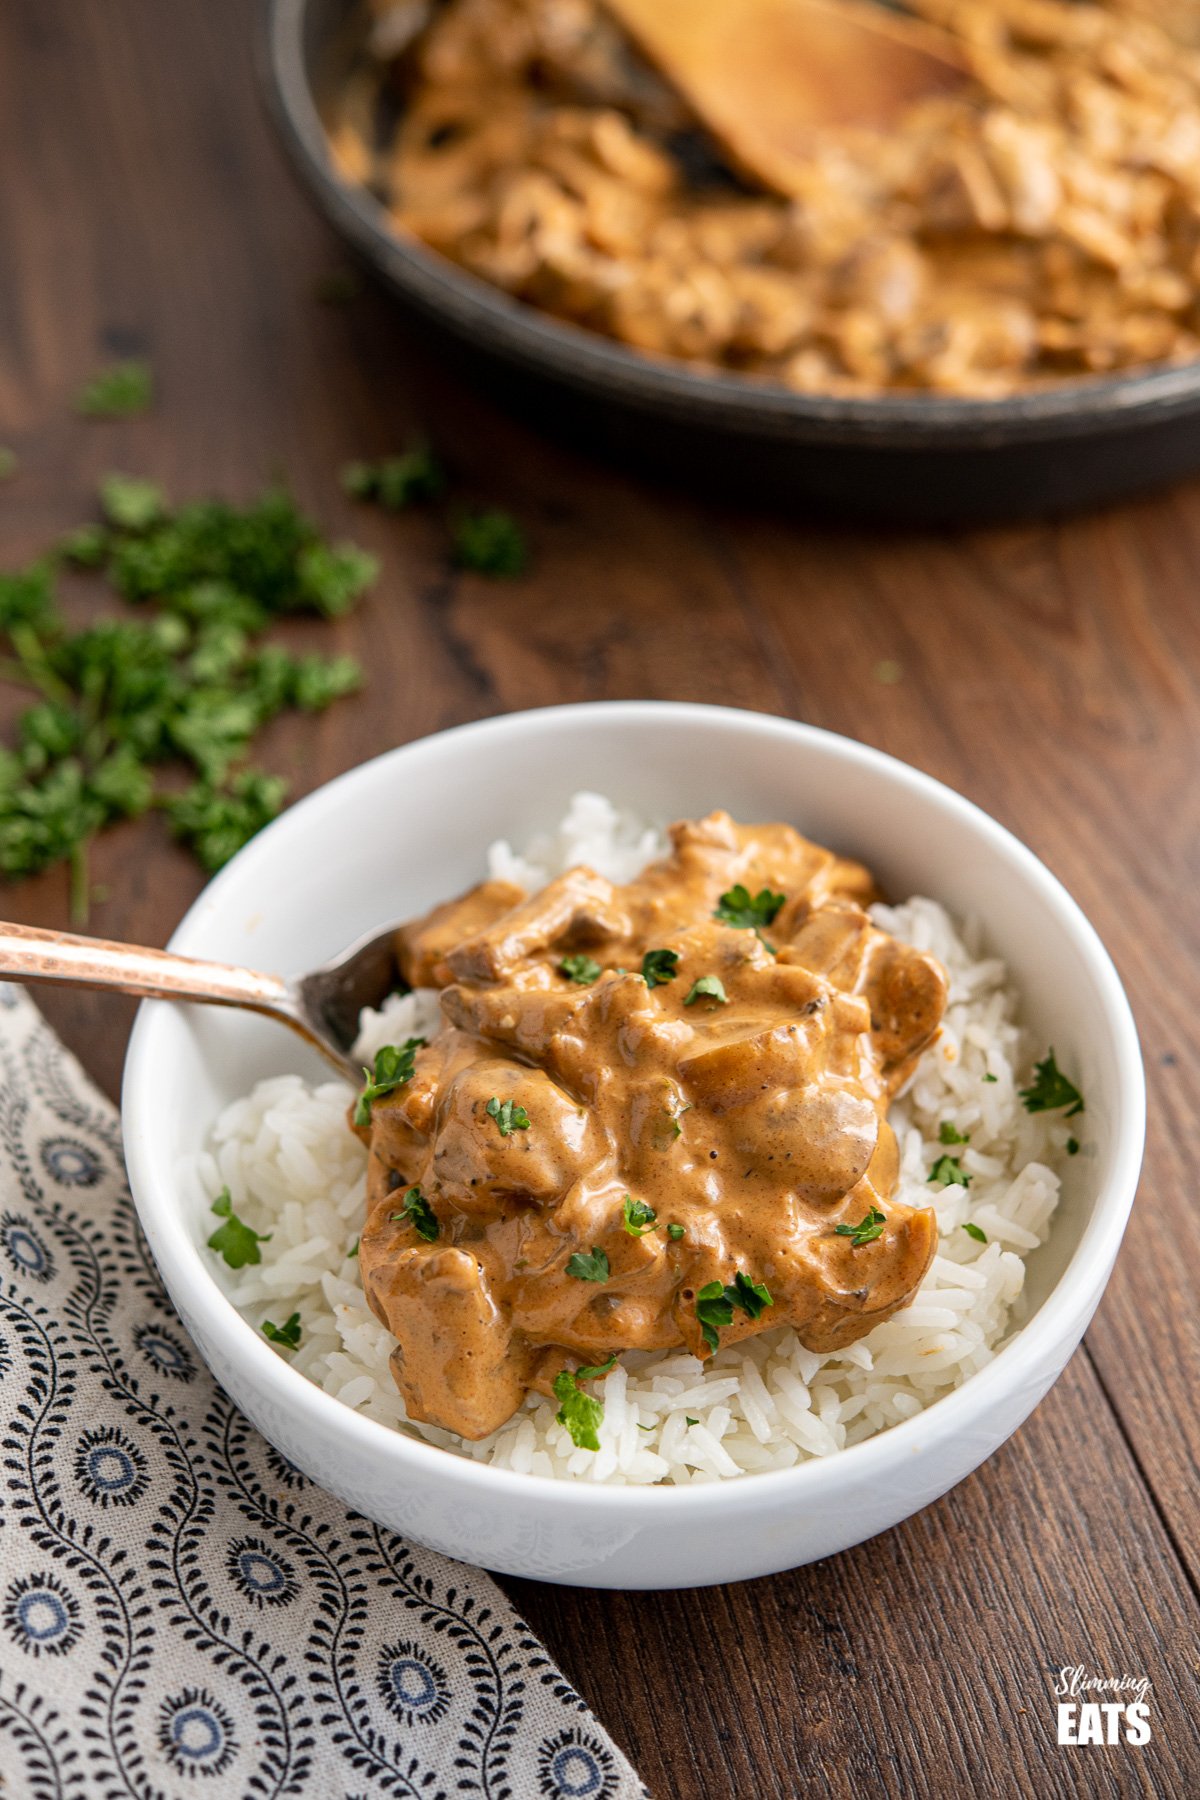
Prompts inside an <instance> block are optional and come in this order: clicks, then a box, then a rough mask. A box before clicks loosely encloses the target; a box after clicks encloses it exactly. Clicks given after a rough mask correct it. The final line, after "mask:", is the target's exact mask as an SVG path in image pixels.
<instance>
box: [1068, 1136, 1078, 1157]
mask: <svg viewBox="0 0 1200 1800" xmlns="http://www.w3.org/2000/svg"><path fill="white" fill-rule="evenodd" d="M1067 1155H1068V1156H1078V1155H1079V1139H1078V1138H1068V1139H1067Z"/></svg>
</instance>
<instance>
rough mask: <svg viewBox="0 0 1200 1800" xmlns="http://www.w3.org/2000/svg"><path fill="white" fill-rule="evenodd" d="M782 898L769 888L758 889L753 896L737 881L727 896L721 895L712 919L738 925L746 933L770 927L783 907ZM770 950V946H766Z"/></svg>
mask: <svg viewBox="0 0 1200 1800" xmlns="http://www.w3.org/2000/svg"><path fill="white" fill-rule="evenodd" d="M783 901H784V896H783V895H782V894H773V893H772V892H771V890H770V888H759V890H758V892H757V894H754V895H753V896H752V895H751V893H750V890H749V888H746V887H743V886H742V883H741V882H740V881H739V882H738V884H737V886H736V887H731V888H730V890H729V892H728V893H727V894H722V895H721V898H720V900H719V901H718V902H717V910H716V912H715V913H714V914H713V918H714V919H720V921H721V923H722V925H738V926H741V927H743V929H745V930H747V931H754V930H758V929H759V928H761V927H762V926H763V925H771V924H773V923H774V921H775V915H776V913H777V912H778V911H779V909H780V907H781V906H782V905H783ZM767 948H768V949H770V945H769V944H768V946H767Z"/></svg>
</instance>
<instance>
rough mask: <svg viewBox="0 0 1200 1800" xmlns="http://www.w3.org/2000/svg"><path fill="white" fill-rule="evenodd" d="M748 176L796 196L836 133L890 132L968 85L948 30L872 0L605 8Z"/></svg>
mask: <svg viewBox="0 0 1200 1800" xmlns="http://www.w3.org/2000/svg"><path fill="white" fill-rule="evenodd" d="M604 3H605V5H606V6H607V8H608V11H609V12H610V14H611V15H612V16H613V18H615V19H616V20H617V22H618V23H619V24H620V25H622V26H623V27H624V29H625V30H626V31H627V32H628V33H629V35H630V37H632V38H633V40H634V42H635V43H636V44H637V45H638V47H639V48H640V49H641V51H642V52H643V54H644V55H646V56H647V57H649V59H650V60H651V62H653V63H654V64H655V65H656V66H657V68H658V70H659V72H660V73H661V74H662V75H663V76H665V77H666V79H667V80H668V81H669V82H670V83H671V85H672V86H673V87H674V88H675V89H676V90H677V91H678V92H679V93H680V94H681V95H682V96H683V98H684V100H686V101H687V103H688V104H689V105H690V107H691V108H692V110H693V111H694V112H695V114H696V116H697V117H698V118H699V120H700V122H701V124H703V125H704V126H706V127H707V129H708V130H709V131H710V132H711V133H712V135H713V137H714V138H716V139H717V141H718V143H720V144H721V146H722V147H723V148H724V150H725V151H726V152H727V153H728V155H729V156H730V157H731V158H732V160H733V161H734V162H735V163H736V164H737V165H738V167H740V168H741V169H742V170H743V171H744V172H745V173H746V174H748V175H751V176H753V177H754V179H755V180H757V181H759V182H761V183H762V184H763V186H765V187H767V188H770V189H773V190H774V191H775V192H776V193H780V194H784V195H788V196H791V195H794V194H796V193H797V192H798V191H799V188H800V184H801V174H802V171H803V170H804V169H805V168H806V167H807V166H808V162H809V157H810V154H811V151H812V147H813V141H814V138H815V137H816V136H817V134H818V133H819V132H820V131H821V130H822V129H823V128H827V127H830V126H833V127H837V126H847V125H863V126H871V127H874V128H876V129H879V130H887V129H889V128H890V127H892V126H894V125H895V124H896V123H897V121H898V119H899V118H900V116H901V115H902V114H903V113H904V112H905V111H906V110H907V109H908V108H909V107H911V106H912V105H914V104H915V103H916V102H917V101H919V100H923V99H926V98H928V97H930V96H935V95H939V94H952V93H954V92H956V91H957V90H958V89H960V88H961V87H963V86H964V85H965V84H966V83H967V82H968V81H969V80H970V72H969V70H968V69H967V67H966V64H965V63H964V61H963V59H962V57H961V55H960V53H959V50H958V46H957V45H956V43H955V41H954V39H953V38H952V37H950V36H949V34H948V33H945V32H942V31H939V30H938V29H937V28H936V27H935V26H932V25H924V24H922V23H921V22H920V21H919V20H916V19H910V18H901V17H897V16H896V15H895V14H894V13H889V12H886V11H885V10H884V9H883V8H882V7H881V6H876V5H874V4H870V3H869V0H604Z"/></svg>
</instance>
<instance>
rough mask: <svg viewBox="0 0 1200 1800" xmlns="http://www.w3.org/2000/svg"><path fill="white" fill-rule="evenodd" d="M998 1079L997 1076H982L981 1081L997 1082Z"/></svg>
mask: <svg viewBox="0 0 1200 1800" xmlns="http://www.w3.org/2000/svg"><path fill="white" fill-rule="evenodd" d="M997 1079H998V1077H997V1076H995V1075H981V1076H980V1080H981V1081H995V1080H997Z"/></svg>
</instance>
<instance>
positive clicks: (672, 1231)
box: [667, 1225, 683, 1244]
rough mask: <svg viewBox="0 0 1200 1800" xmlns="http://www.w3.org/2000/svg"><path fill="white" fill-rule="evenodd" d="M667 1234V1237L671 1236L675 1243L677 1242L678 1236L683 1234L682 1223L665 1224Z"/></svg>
mask: <svg viewBox="0 0 1200 1800" xmlns="http://www.w3.org/2000/svg"><path fill="white" fill-rule="evenodd" d="M667 1236H668V1237H669V1238H671V1239H672V1240H673V1241H674V1242H675V1243H676V1244H677V1243H678V1242H679V1240H680V1238H681V1237H682V1236H683V1226H682V1225H668V1226H667Z"/></svg>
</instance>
